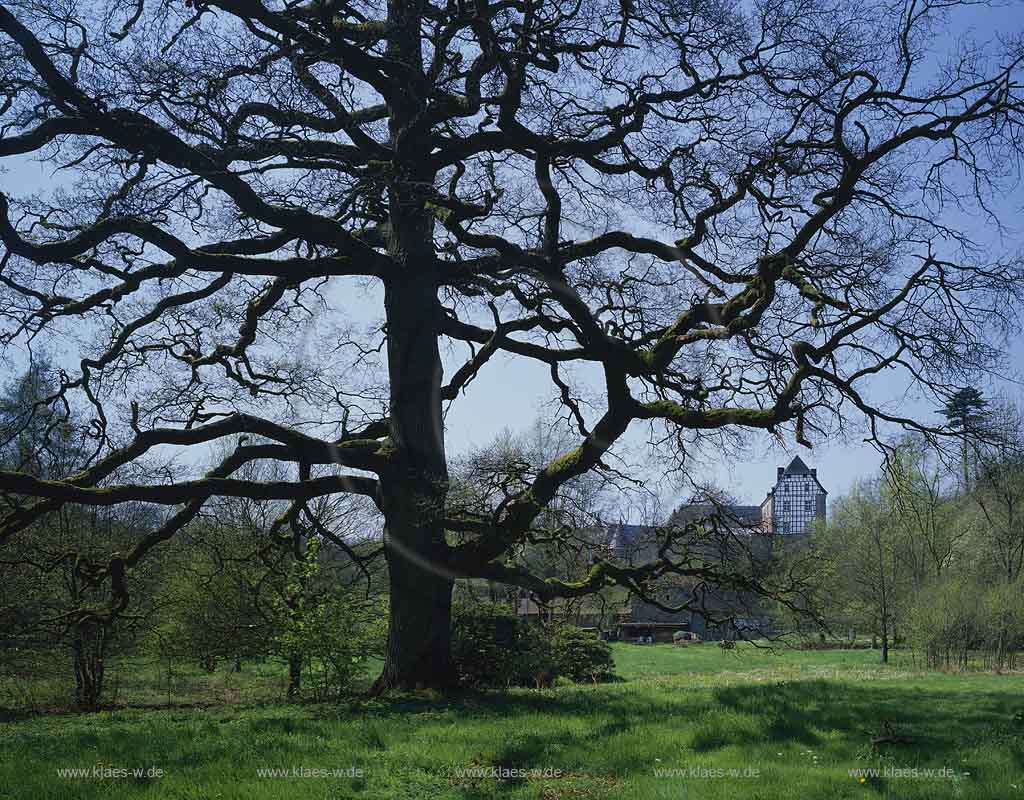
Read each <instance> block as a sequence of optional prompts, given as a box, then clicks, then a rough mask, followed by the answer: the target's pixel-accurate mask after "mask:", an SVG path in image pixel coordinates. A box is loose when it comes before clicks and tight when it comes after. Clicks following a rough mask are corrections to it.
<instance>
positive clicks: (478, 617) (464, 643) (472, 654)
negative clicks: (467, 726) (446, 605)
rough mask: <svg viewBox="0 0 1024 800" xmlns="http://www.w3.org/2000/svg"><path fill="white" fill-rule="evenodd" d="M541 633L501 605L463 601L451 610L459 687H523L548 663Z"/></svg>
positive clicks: (453, 657)
mask: <svg viewBox="0 0 1024 800" xmlns="http://www.w3.org/2000/svg"><path fill="white" fill-rule="evenodd" d="M540 639H541V634H540V631H539V630H538V629H536V628H533V627H532V626H530V625H529V624H528V623H527V622H526V621H525V620H522V619H520V618H519V617H517V616H516V615H515V614H513V613H512V611H511V610H510V609H508V608H505V607H503V606H500V605H497V604H493V603H484V604H477V605H472V604H464V605H458V606H456V607H455V608H454V609H452V662H453V665H454V667H455V674H456V677H457V679H458V682H459V684H460V685H462V686H467V687H473V688H485V687H499V688H503V687H507V686H526V685H529V684H530V683H532V680H531V678H532V675H530V674H529V673H530V668H531V662H544V663H537V664H536V667H537V669H536V670H535V672H539V671H541V670H543V669H544V668H545V667H547V666H548V664H547V663H546V660H545V659H543V658H542V656H543V650H544V648H543V645H542V643H541V641H540Z"/></svg>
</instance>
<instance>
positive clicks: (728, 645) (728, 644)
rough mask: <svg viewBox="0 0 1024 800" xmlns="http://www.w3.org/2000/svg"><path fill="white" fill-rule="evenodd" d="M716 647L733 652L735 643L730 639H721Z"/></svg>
mask: <svg viewBox="0 0 1024 800" xmlns="http://www.w3.org/2000/svg"><path fill="white" fill-rule="evenodd" d="M718 646H719V647H721V648H722V649H723V650H735V649H736V642H734V641H733V640H732V639H722V640H721V641H720V642H719V643H718Z"/></svg>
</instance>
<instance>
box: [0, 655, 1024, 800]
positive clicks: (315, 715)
mask: <svg viewBox="0 0 1024 800" xmlns="http://www.w3.org/2000/svg"><path fill="white" fill-rule="evenodd" d="M615 655H616V661H617V665H618V671H619V674H620V676H621V678H622V680H621V681H619V682H616V683H612V684H606V685H601V686H571V685H569V686H557V687H555V688H553V689H545V690H540V691H529V690H515V691H512V692H508V693H500V694H499V693H494V694H474V695H463V696H459V697H458V698H454V699H442V698H440V697H437V696H436V695H431V694H429V693H424V694H422V695H407V696H402V697H392V698H388V699H384V700H359V701H357V702H355V703H353V704H347V705H312V704H306V705H286V704H284V703H282V702H280V699H279V698H278V696H277V689H276V688H275V687H274V681H275V680H276V677H275V676H274V675H272V674H270V673H261V672H260V669H264V670H271V669H272V668H271V666H270V665H266V666H264V667H259V668H257V667H255V666H254V667H250V666H248V665H247V666H246V670H245V671H244V672H243V673H242V674H241V675H237V674H234V673H230V672H229V671H228V669H227V668H226V667H225V668H222V669H220V670H218V672H216V673H214V674H213V675H212V676H210V675H206V674H205V673H201V672H200V671H198V670H197V671H196V672H195V673H194V674H192V675H188V676H179V677H178V678H177V681H178V683H177V684H174V683H173V682H171V683H170V684H169V685H166V686H164V685H161V683H160V680H159V676H157V675H151V676H150V678H149V680H150V681H151V682H152V685H151V686H150V687H149V689H148V690H147V689H146V687H145V686H144V681H143V680H142V679H141V678H140V679H139V682H138V684H136V685H132V684H131V683H130V682H128V680H127V677H125V678H123V679H122V680H123V681H124V683H123V684H122V686H121V687H120V688H119V691H120V692H121V700H122V701H126V702H128V703H129V705H128V706H127V707H125V708H119V709H117V710H111V711H104V712H99V713H95V714H71V713H56V712H50V713H20V712H13V711H8V712H6V713H5V714H4V716H3V717H2V718H0V720H2V721H0V798H5V800H6V799H7V798H18V800H21V798H31V799H32V800H57V799H58V798H59V799H60V800H64V799H65V798H73V799H74V800H91V799H92V798H97V799H98V798H112V797H113V798H120V797H125V798H161V799H166V800H186V798H187V799H188V800H215V799H216V800H264V799H266V800H270V799H271V798H273V799H274V800H277V799H278V798H317V799H318V800H328V799H332V800H333V799H340V798H355V797H359V798H381V799H382V800H385V799H386V800H391V799H392V798H410V800H414V799H415V800H420V798H459V799H461V800H469V799H470V798H510V799H511V798H541V799H543V800H556V799H557V800H570V799H577V798H579V799H582V798H630V799H631V800H646V799H647V798H652V799H657V798H666V800H667V799H668V798H672V799H673V800H676V799H679V798H707V799H708V800H715V799H716V798H721V799H722V800H726V798H728V799H729V800H733V799H734V798H761V799H763V800H768V799H769V798H772V799H774V798H829V799H830V800H832V799H834V798H854V797H857V798H880V797H885V798H901V800H902V798H907V799H908V800H910V799H912V798H921V799H922V800H925V799H927V800H931V799H932V798H946V797H949V798H976V799H977V800H997V799H998V798H1015V797H1020V798H1024V674H1020V673H1016V674H1010V675H994V674H984V673H971V674H943V673H935V672H924V671H922V670H920V669H918V668H917V667H916V665H915V664H914V662H913V661H912V660H911V658H910V657H909V655H908V654H906V653H903V652H899V651H898V652H895V653H894V654H893V663H892V664H890V665H888V666H883V665H880V664H878V663H876V662H877V659H878V653H877V651H870V650H847V651H806V652H804V651H794V650H788V649H783V648H780V649H777V650H775V651H769V650H765V649H759V648H756V647H753V646H749V645H747V646H740V647H738V648H737V649H736V650H734V651H724V650H722V649H720V648H718V647H716V646H714V645H712V644H705V645H699V646H691V647H687V648H675V647H673V646H671V645H653V646H638V645H627V644H618V645H615ZM267 684H271V689H269V690H268V689H267V688H266V686H267ZM259 687H263V688H259ZM183 696H189V697H198V698H200V700H201V702H203V703H204V704H205V705H202V706H184V705H181V704H178V705H176V706H174V707H170V708H161V707H159V706H160V703H161V702H164V703H166V701H167V700H168V699H170V700H171V701H172V702H177V701H178V700H180V698H181V697H183ZM140 704H146V705H145V706H144V707H143V706H141V705H140ZM884 734H890V735H893V736H896V737H903V738H906V739H909V741H903V742H897V743H881V744H877V745H876V744H872V739H873V738H876V737H878V736H880V735H884ZM69 768H71V769H80V770H87V771H89V774H87V775H83V774H81V773H80V774H78V775H77V776H75V777H69V776H67V775H66V774H65V775H64V776H61V775H60V774H58V770H66V769H69ZM150 768H156V769H159V770H161V771H162V775H160V776H159V777H158V776H157V775H156V773H154V774H153V775H146V774H144V773H145V772H148V771H149V770H150ZM915 768H916V769H917V770H918V773H917V775H916V777H915V776H914V774H913V773H912V772H911V770H913V769H915ZM119 769H127V770H129V771H132V770H135V769H141V770H143V774H141V775H139V776H138V777H136V776H135V775H133V774H129V775H128V776H127V777H123V776H122V775H121V774H120V773H118V772H117V770H119ZM857 769H878V770H879V771H880V772H884V771H885V770H888V771H889V774H888V775H887V776H883V775H879V776H878V777H867V778H865V779H864V780H863V781H861V780H860V779H859V778H858V777H856V776H854V775H851V770H857ZM261 770H263V771H264V773H263V774H261V772H260V771H261ZM266 770H281V771H284V772H285V773H286V774H285V775H283V776H281V775H278V776H268V775H267V774H266V772H265V771H266ZM335 770H337V771H338V772H334V771H335ZM665 770H677V772H676V773H674V774H673V773H671V772H664V771H665ZM896 770H903V772H896ZM924 770H936V771H937V770H944V772H943V773H942V774H941V775H936V774H935V773H933V774H932V775H931V776H925V775H924V774H923V771H924ZM317 771H320V772H317Z"/></svg>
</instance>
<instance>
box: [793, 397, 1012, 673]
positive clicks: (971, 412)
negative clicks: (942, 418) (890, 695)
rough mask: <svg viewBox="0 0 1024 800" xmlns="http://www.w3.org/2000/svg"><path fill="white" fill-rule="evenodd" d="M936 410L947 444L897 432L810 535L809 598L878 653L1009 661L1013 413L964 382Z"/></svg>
mask: <svg viewBox="0 0 1024 800" xmlns="http://www.w3.org/2000/svg"><path fill="white" fill-rule="evenodd" d="M943 412H944V414H945V415H946V416H947V418H948V419H949V420H950V426H951V427H952V428H953V429H955V430H958V431H959V432H960V434H961V435H960V437H959V439H958V443H959V446H958V448H954V449H953V451H952V452H951V450H950V448H949V447H944V446H940V445H939V443H938V442H936V441H935V440H929V439H928V438H926V437H923V436H908V437H906V438H904V439H902V440H901V441H899V442H898V443H897V444H896V446H895V447H894V448H893V449H892V450H891V451H890V452H889V453H888V454H887V457H886V459H885V462H884V464H883V467H882V469H881V471H880V474H878V475H877V476H875V477H873V478H870V479H868V480H864V481H862V482H861V483H859V484H858V485H857V486H856V487H855V488H854V490H853V491H852V492H851V493H850V494H849V495H847V496H846V497H844V498H842V499H841V500H840V501H839V502H837V503H836V504H835V506H834V510H833V515H832V518H831V519H830V520H829V522H828V523H827V524H823V525H820V526H819V527H818V528H817V529H816V530H815V532H814V533H813V534H812V536H811V537H810V546H811V547H812V548H813V549H814V551H815V552H816V554H817V555H818V556H820V557H821V558H822V563H823V565H824V568H823V569H822V570H821V572H820V573H819V576H818V582H817V583H818V598H819V602H820V603H821V607H822V608H823V609H824V611H825V616H826V618H827V619H828V620H829V621H830V623H831V624H832V625H833V626H834V627H835V628H836V629H837V631H838V632H845V631H846V630H847V629H853V630H855V631H858V632H862V633H864V632H866V633H867V634H869V635H871V636H872V637H873V638H876V639H877V640H878V642H879V643H880V646H881V653H882V660H883V661H886V660H888V653H889V648H890V647H891V646H892V645H894V644H899V645H908V646H912V647H913V648H914V650H915V651H916V652H918V653H920V654H921V656H922V657H923V659H924V660H925V662H926V663H927V664H928V665H929V666H934V667H938V666H941V667H967V666H968V665H969V664H970V663H972V659H975V658H976V659H977V660H978V661H979V662H980V663H981V664H983V665H984V666H987V667H990V668H995V669H1010V668H1013V667H1014V665H1015V658H1016V653H1017V652H1018V651H1020V650H1021V648H1022V647H1024V575H1022V572H1024V516H1022V513H1021V512H1022V507H1024V417H1022V414H1021V410H1020V409H1019V408H1018V407H1017V406H1015V405H1013V404H1012V403H1008V402H999V403H989V402H988V401H986V400H984V399H983V398H982V397H981V395H980V393H979V392H978V391H977V390H975V389H964V390H961V391H960V392H958V393H957V394H956V395H955V396H954V397H953V398H952V400H951V402H950V403H949V404H948V405H947V406H946V407H945V408H944V409H943Z"/></svg>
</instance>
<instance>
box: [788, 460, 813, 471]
mask: <svg viewBox="0 0 1024 800" xmlns="http://www.w3.org/2000/svg"><path fill="white" fill-rule="evenodd" d="M786 474H787V475H810V474H811V470H810V468H809V467H808V466H807V465H806V464H805V463H804V461H803V459H802V458H800V456H793V460H792V461H790V462H789V466H788V467H786Z"/></svg>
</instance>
